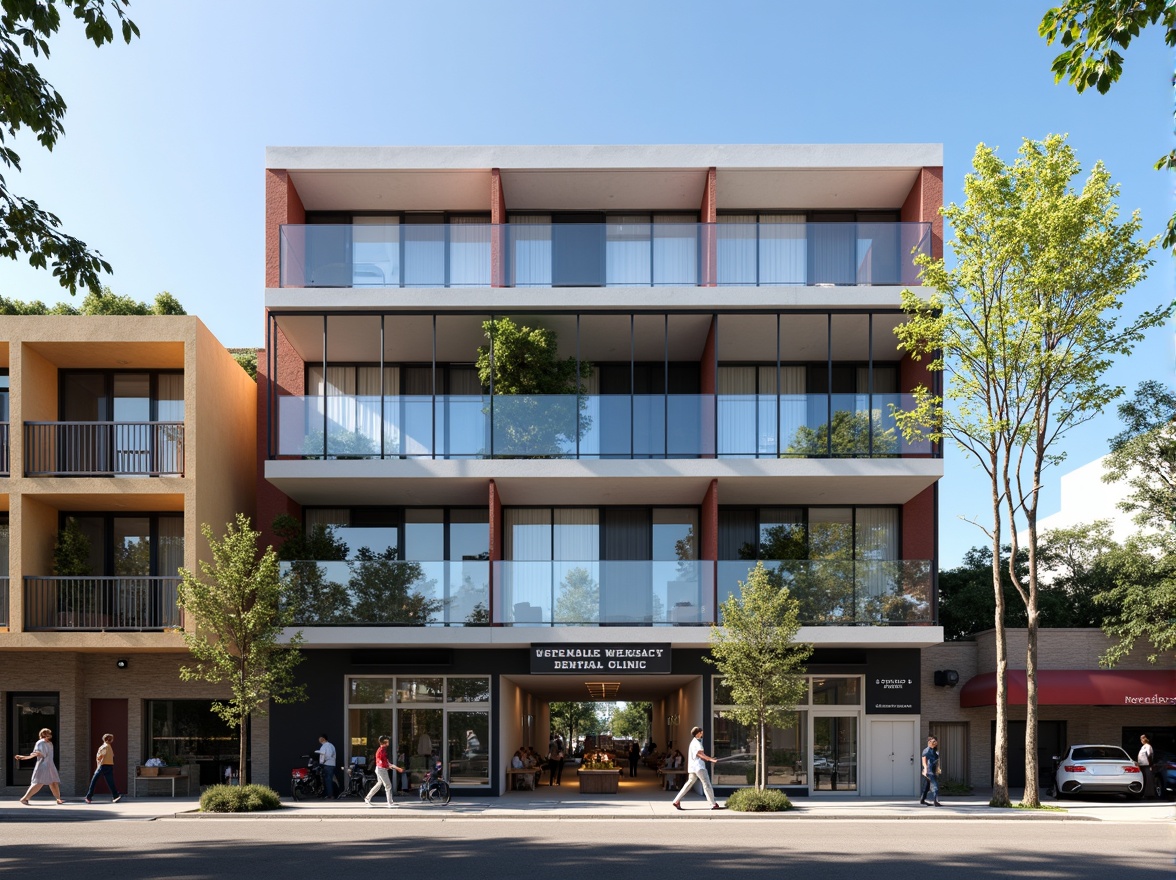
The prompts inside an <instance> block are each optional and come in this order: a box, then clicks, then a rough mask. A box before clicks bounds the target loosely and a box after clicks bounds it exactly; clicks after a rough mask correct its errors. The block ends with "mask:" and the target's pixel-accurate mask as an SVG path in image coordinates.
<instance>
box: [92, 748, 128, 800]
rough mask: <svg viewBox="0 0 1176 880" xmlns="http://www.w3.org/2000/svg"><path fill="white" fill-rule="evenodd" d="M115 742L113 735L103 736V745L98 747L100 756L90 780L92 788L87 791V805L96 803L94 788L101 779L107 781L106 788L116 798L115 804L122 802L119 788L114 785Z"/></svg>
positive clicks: (98, 755)
mask: <svg viewBox="0 0 1176 880" xmlns="http://www.w3.org/2000/svg"><path fill="white" fill-rule="evenodd" d="M113 742H114V734H113V733H104V734H102V745H100V746H98V754H97V755H96V756H95V760H96V762H97V766H96V767H95V768H94V776H93V777H92V778H91V779H90V787H89V788H87V789H86V803H88V804H92V803H94V801H93V800H91V798H93V797H94V786H96V785H97V784H98V780H99V779H105V780H106V787H107V788H109V789H110V794H111V795H112V796H113V797H114V803H116V804H117V803H118V802H119V801H121V800H122V795H121V794H119V793H118V788H117V787H116V786H115V784H114V746H113V745H112V743H113Z"/></svg>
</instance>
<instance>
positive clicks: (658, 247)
mask: <svg viewBox="0 0 1176 880" xmlns="http://www.w3.org/2000/svg"><path fill="white" fill-rule="evenodd" d="M653 283H654V284H665V285H672V284H680V285H684V286H693V285H695V284H697V283H698V223H697V222H696V221H695V218H694V215H692V214H654V215H653Z"/></svg>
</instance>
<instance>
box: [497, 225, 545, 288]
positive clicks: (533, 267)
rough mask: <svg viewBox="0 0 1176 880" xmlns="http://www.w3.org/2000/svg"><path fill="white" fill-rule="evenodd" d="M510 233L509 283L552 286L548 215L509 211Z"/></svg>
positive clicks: (520, 285) (528, 285) (525, 285)
mask: <svg viewBox="0 0 1176 880" xmlns="http://www.w3.org/2000/svg"><path fill="white" fill-rule="evenodd" d="M509 220H510V223H509V226H508V229H507V232H508V233H509V237H510V244H511V247H510V257H511V259H510V270H511V285H512V286H514V287H550V286H551V215H550V214H512V215H510V217H509Z"/></svg>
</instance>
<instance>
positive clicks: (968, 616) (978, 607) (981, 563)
mask: <svg viewBox="0 0 1176 880" xmlns="http://www.w3.org/2000/svg"><path fill="white" fill-rule="evenodd" d="M1009 551H1010V548H1009V545H1008V544H1005V545H1004V546H1003V547H1001V558H1000V560H999V562H998V563H997V570H998V571H999V572H1000V575H1001V588H1002V590H1001V592H1002V598H1003V601H1004V608H1005V614H1004V622H1005V626H1011V627H1018V628H1020V627H1024V626H1025V610H1024V606H1023V605H1021V603H1020V602H1018V601H1017V597H1016V588H1015V587H1014V586H1013V583H1012V581H1011V580H1009V575H1008V554H1009ZM1028 555H1029V554H1028V553H1027V552H1026V551H1022V552H1021V555H1020V558H1019V559H1018V560H1017V568H1018V570H1019V571H1022V572H1023V571H1024V569H1025V566H1026V565H1027V564H1028ZM992 572H993V565H992V548H991V547H972V548H971V549H970V550H968V552H966V553H965V554H964V559H963V562H961V564H960V565H958V566H956V567H955V568H949V569H944V570H943V571H941V572H940V573H939V623H940V625H941V626H942V627H943V638H944V639H945V640H946V641H955V640H958V639H967V638H971V637H972V636H974V635H975V634H976V633H978V632H983V631H984V630H986V629H992V622H993V619H994V615H995V613H996V603H995V598H994V596H993V592H992ZM1022 576H1023V575H1022Z"/></svg>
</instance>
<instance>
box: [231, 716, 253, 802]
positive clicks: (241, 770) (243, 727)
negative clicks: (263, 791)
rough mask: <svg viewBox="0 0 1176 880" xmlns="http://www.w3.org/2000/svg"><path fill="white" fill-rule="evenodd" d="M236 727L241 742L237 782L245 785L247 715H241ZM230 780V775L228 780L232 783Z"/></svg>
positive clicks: (246, 774) (246, 778)
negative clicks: (239, 733)
mask: <svg viewBox="0 0 1176 880" xmlns="http://www.w3.org/2000/svg"><path fill="white" fill-rule="evenodd" d="M237 729H238V730H240V732H241V743H240V745H241V748H240V754H239V755H238V756H237V762H238V763H237V782H238V783H239V784H240V785H246V784H248V781H249V780H248V773H247V771H246V769H245V768H246V767H247V766H248V765H247V764H246V763H245V751H246V749H247V748H248V745H249V717H248V716H243V717H241V718H239V719H238V720H237ZM232 781H233V780H232V777H230V778H229V782H230V783H232Z"/></svg>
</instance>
